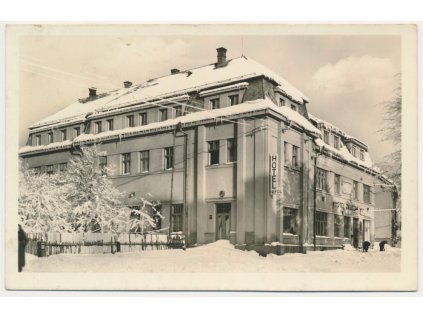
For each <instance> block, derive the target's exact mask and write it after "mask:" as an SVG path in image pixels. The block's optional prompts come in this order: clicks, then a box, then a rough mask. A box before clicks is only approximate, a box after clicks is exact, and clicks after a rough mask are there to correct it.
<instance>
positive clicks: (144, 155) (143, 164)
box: [140, 150, 150, 172]
mask: <svg viewBox="0 0 423 318" xmlns="http://www.w3.org/2000/svg"><path fill="white" fill-rule="evenodd" d="M149 168H150V151H148V150H146V151H140V172H147V171H148V170H149Z"/></svg>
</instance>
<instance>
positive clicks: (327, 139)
mask: <svg viewBox="0 0 423 318" xmlns="http://www.w3.org/2000/svg"><path fill="white" fill-rule="evenodd" d="M323 141H324V142H325V144H328V145H329V131H328V130H326V129H324V130H323Z"/></svg>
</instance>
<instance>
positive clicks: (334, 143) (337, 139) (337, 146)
mask: <svg viewBox="0 0 423 318" xmlns="http://www.w3.org/2000/svg"><path fill="white" fill-rule="evenodd" d="M333 146H334V147H335V148H336V149H339V137H338V136H333Z"/></svg>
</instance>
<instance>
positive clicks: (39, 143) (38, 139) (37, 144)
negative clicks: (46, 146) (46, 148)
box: [35, 135, 41, 146]
mask: <svg viewBox="0 0 423 318" xmlns="http://www.w3.org/2000/svg"><path fill="white" fill-rule="evenodd" d="M35 145H36V146H41V135H37V136H35Z"/></svg>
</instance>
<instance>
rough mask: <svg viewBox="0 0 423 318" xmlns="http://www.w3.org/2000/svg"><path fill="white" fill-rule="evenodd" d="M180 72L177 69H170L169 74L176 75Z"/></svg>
mask: <svg viewBox="0 0 423 318" xmlns="http://www.w3.org/2000/svg"><path fill="white" fill-rule="evenodd" d="M179 72H180V70H178V69H177V68H172V69H171V70H170V74H172V75H173V74H178V73H179Z"/></svg>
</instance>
